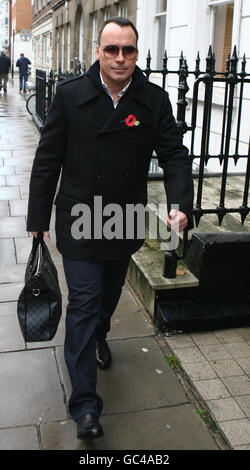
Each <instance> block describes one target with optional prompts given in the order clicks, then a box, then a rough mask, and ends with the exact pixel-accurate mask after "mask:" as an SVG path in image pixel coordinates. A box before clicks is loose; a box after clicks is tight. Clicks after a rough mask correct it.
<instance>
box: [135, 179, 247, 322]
mask: <svg viewBox="0 0 250 470" xmlns="http://www.w3.org/2000/svg"><path fill="white" fill-rule="evenodd" d="M220 180H221V178H220V177H215V178H207V179H205V180H204V190H203V194H204V196H203V207H204V208H205V207H210V208H211V207H213V206H214V207H216V206H217V202H216V201H217V200H218V191H219V190H218V188H219V187H220ZM194 186H195V190H196V187H197V180H194ZM239 188H240V190H239ZM241 188H244V178H243V177H239V176H232V177H229V178H228V183H227V196H228V197H229V203H228V207H229V205H231V207H239V206H240V205H241V199H242V191H241ZM165 203H166V196H165V190H164V186H163V182H162V181H150V182H149V183H148V212H149V214H150V215H152V214H155V212H156V208H157V207H158V206H159V204H165ZM150 215H149V216H148V217H147V225H149V224H148V220H149V218H150ZM157 217H158V223H159V227H160V233H163V230H164V228H165V227H166V214H163V215H161V216H157ZM249 218H250V217H249V216H248V217H247V219H246V221H245V224H244V225H243V226H242V224H241V220H240V216H239V214H227V215H226V216H225V217H224V220H223V223H222V225H221V226H219V223H218V217H217V215H215V214H210V215H204V216H203V217H202V218H201V221H200V224H199V226H198V227H195V228H194V229H193V230H191V231H189V232H188V244H189V243H190V241H191V238H192V234H193V233H197V232H199V233H202V232H203V233H204V232H205V233H225V232H249V231H250V221H249ZM152 220H153V219H151V221H152ZM182 242H183V233H180V234H179V247H178V249H177V253H178V255H180V254H181V253H182ZM165 251H166V249H165V250H164V248H163V246H162V245H161V241H160V237H159V231H158V232H157V230H155V225H154V224H153V230H152V224H151V225H150V230H147V237H146V240H145V243H144V245H143V246H142V248H141V249H140V250H138V251H137V252H136V253H135V254H134V255H133V256H132V260H131V263H130V266H129V270H128V274H127V279H128V281H129V283H130V284H131V286H132V288H133V289H134V291H135V292H136V294H137V295H138V297H139V298H140V299H141V301H142V303H143V304H144V305H145V307H146V308H147V310H148V311H149V313H150V315H151V316H152V317H153V316H154V313H155V301H156V298H157V296H158V294H159V293H160V294H163V293H164V291H166V295H167V291H168V290H170V289H171V290H172V289H184V288H192V287H198V286H199V280H198V279H197V278H196V277H195V276H194V275H193V274H192V273H191V272H190V271H189V269H188V268H187V266H186V264H185V259H183V260H180V261H178V265H177V270H179V271H182V272H184V275H179V274H177V276H176V278H174V279H167V278H165V277H164V276H163V266H164V253H165Z"/></svg>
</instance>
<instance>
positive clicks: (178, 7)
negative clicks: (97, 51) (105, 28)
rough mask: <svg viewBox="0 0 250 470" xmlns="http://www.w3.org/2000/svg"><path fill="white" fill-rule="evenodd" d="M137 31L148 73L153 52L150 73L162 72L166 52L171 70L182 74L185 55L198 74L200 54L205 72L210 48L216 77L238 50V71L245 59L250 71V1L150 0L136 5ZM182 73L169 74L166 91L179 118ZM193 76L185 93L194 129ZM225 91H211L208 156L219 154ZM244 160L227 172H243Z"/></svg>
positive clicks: (245, 128)
mask: <svg viewBox="0 0 250 470" xmlns="http://www.w3.org/2000/svg"><path fill="white" fill-rule="evenodd" d="M136 23H137V28H138V31H139V50H140V55H139V62H138V65H139V66H141V67H142V68H145V66H146V62H145V57H146V55H147V53H148V50H149V49H150V53H151V56H152V61H151V68H152V69H161V68H162V64H163V60H162V59H163V55H164V51H165V50H167V57H168V61H167V67H168V70H178V68H179V58H180V54H181V51H183V56H184V58H185V59H186V60H187V64H188V69H189V70H190V71H191V70H192V71H193V70H194V69H195V64H196V62H195V61H196V58H197V52H198V51H199V55H200V59H201V62H200V69H201V70H202V71H205V70H206V61H205V59H206V57H207V55H208V49H209V45H211V46H212V50H213V53H214V54H215V58H216V62H215V70H216V72H224V71H225V70H226V59H227V58H228V54H231V53H232V51H233V48H234V46H236V50H237V55H238V58H239V63H238V70H240V68H241V61H242V59H243V55H244V54H245V56H246V61H247V64H246V72H248V73H249V72H250V1H249V0H154V1H153V2H151V1H148V0H138V1H137V21H136ZM178 78H179V77H178V74H169V75H168V76H167V81H166V89H167V91H168V92H169V95H170V99H171V102H172V105H173V108H174V114H175V116H176V109H177V101H178V90H177V86H178ZM150 79H151V80H154V81H155V82H156V83H159V84H160V83H161V76H160V75H159V74H155V75H154V76H153V75H152V76H151V78H150ZM194 79H195V78H194V76H191V75H190V76H188V85H189V87H190V90H189V92H188V93H187V101H188V106H187V113H186V120H187V123H188V124H189V125H190V123H191V112H192V102H193V96H192V92H193V82H194ZM249 88H250V84H246V86H245V90H244V99H243V106H242V119H241V133H240V145H239V154H247V153H248V144H249V123H248V116H249V113H250V100H249V98H250V89H249ZM239 94H240V86H237V87H236V98H235V100H234V109H233V127H232V137H233V138H232V152H231V153H233V144H234V139H235V136H236V132H237V116H238V103H239ZM203 104H204V96H203V95H202V93H201V95H200V96H199V109H198V117H199V118H200V121H199V122H201V119H202V115H203ZM223 105H224V88H223V86H222V84H219V83H216V84H215V86H214V89H213V108H212V118H211V131H212V132H211V138H210V152H211V154H214V155H219V154H220V139H221V123H222V119H223ZM196 134H197V135H196V137H197V138H196V143H197V147H196V149H195V150H196V153H197V154H198V152H199V151H200V139H199V136H201V126H199V123H198V125H197V131H196ZM190 135H191V134H190V132H189V133H188V132H187V134H186V135H185V137H184V143H185V144H186V145H187V146H188V147H189V148H190ZM245 165H246V163H245V161H244V162H243V159H239V161H238V163H237V166H236V167H235V164H234V162H233V161H230V165H229V171H232V172H234V171H241V170H244V169H245ZM208 171H213V172H216V171H221V166H220V164H219V159H213V161H212V160H210V161H209V163H208Z"/></svg>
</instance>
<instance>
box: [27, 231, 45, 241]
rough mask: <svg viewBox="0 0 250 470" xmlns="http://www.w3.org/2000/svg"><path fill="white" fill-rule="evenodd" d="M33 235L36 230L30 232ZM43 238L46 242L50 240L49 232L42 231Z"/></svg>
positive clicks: (35, 234)
mask: <svg viewBox="0 0 250 470" xmlns="http://www.w3.org/2000/svg"><path fill="white" fill-rule="evenodd" d="M30 233H31V235H32V236H33V237H35V238H36V237H37V234H38V232H30ZM43 238H44V240H45V241H46V243H49V242H50V234H49V232H43Z"/></svg>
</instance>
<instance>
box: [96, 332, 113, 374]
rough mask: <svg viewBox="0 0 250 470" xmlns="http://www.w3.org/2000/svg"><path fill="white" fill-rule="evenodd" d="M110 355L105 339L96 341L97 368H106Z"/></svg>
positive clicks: (110, 359)
mask: <svg viewBox="0 0 250 470" xmlns="http://www.w3.org/2000/svg"><path fill="white" fill-rule="evenodd" d="M111 361H112V356H111V352H110V349H109V347H108V343H107V341H106V339H99V340H97V341H96V363H97V367H99V369H106V368H107V367H109V366H110V364H111Z"/></svg>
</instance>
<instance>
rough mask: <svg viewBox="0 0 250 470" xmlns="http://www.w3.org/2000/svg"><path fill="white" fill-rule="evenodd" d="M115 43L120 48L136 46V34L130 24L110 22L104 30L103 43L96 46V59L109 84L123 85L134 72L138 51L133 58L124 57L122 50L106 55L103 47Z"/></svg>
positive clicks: (105, 80) (104, 78)
mask: <svg viewBox="0 0 250 470" xmlns="http://www.w3.org/2000/svg"><path fill="white" fill-rule="evenodd" d="M111 45H115V46H118V47H119V48H121V47H124V46H134V47H135V48H136V35H135V32H134V31H133V29H132V28H131V27H130V26H122V27H121V26H119V25H117V24H116V23H108V24H107V25H106V26H105V28H104V29H103V31H102V35H101V45H100V46H97V47H96V59H97V60H99V61H100V71H101V74H102V77H103V80H104V82H105V83H106V84H107V85H111V86H112V85H117V84H120V85H121V86H122V85H123V84H124V86H125V84H126V83H127V82H128V81H129V79H130V77H131V75H132V74H133V72H134V69H135V65H136V61H137V59H138V52H136V54H135V56H134V57H133V58H127V57H124V55H123V52H122V50H121V49H120V50H119V54H118V55H116V56H115V57H112V58H107V57H105V55H104V54H105V51H103V48H105V47H106V46H111Z"/></svg>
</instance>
